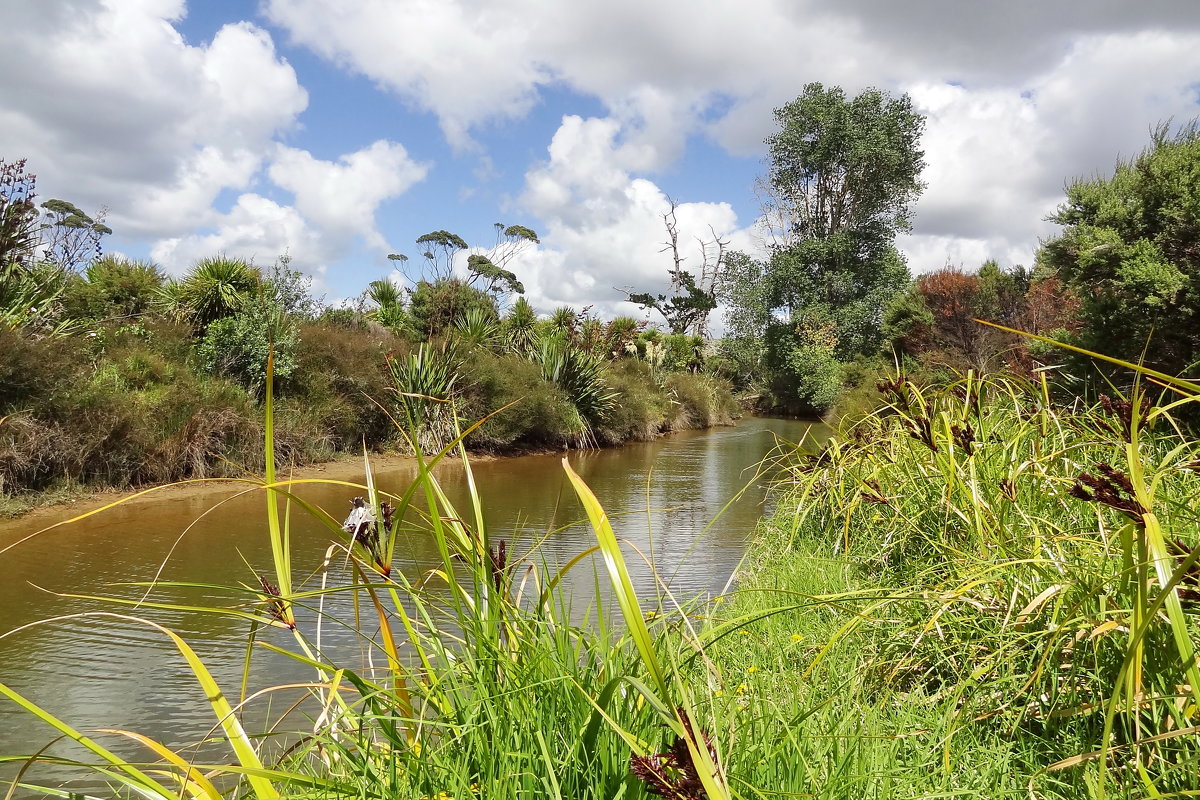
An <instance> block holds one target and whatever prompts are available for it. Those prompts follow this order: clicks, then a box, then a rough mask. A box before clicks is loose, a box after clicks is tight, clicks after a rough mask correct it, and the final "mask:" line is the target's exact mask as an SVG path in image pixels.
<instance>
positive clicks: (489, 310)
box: [409, 278, 498, 341]
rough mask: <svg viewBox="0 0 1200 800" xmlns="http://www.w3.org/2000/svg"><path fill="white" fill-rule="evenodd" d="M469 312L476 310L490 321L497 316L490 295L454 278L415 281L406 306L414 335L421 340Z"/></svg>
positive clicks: (442, 330)
mask: <svg viewBox="0 0 1200 800" xmlns="http://www.w3.org/2000/svg"><path fill="white" fill-rule="evenodd" d="M471 309H479V310H481V311H482V312H483V313H485V314H488V315H490V316H491V317H492V318H493V319H495V318H497V317H498V314H497V312H496V300H495V298H494V297H492V295H490V294H488V293H487V292H484V291H481V290H479V289H476V288H475V287H473V286H468V285H467V284H466V283H464V282H462V281H460V280H458V279H457V278H445V279H441V280H437V281H435V282H433V283H430V282H429V281H421V282H419V283H418V284H417V286H416V288H415V289H414V290H413V293H412V298H411V301H410V304H409V314H410V315H411V317H412V324H413V328H414V332H415V333H416V335H417V337H418V338H419V340H424V341H428V340H429V339H432V338H434V337H437V336H441V335H443V334H444V333H446V332H447V331H448V330H450V329H451V328H452V327H453V326H454V323H455V322H456V321H457V320H458V319H459V318H460V317H462V316H463V315H465V314H467V313H468V312H469V311H470V310H471Z"/></svg>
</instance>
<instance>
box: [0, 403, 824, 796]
mask: <svg viewBox="0 0 1200 800" xmlns="http://www.w3.org/2000/svg"><path fill="white" fill-rule="evenodd" d="M810 427H811V423H807V422H802V421H793V420H779V419H765V418H750V419H746V420H743V421H741V422H740V423H739V424H738V425H737V426H736V427H732V428H718V429H714V430H709V431H691V432H684V433H680V434H675V435H672V436H669V437H666V438H663V439H660V440H658V441H655V442H647V443H635V444H629V445H626V446H624V447H620V448H613V449H608V450H598V451H576V452H572V453H570V454H569V455H568V458H569V460H570V462H571V464H572V466H573V468H574V469H575V470H576V471H577V472H579V474H580V475H582V476H583V478H584V479H585V480H586V481H587V482H588V484H589V485H590V486H591V488H592V490H593V491H594V492H595V493H596V495H597V497H598V498H599V499H600V501H601V503H603V504H604V506H605V509H606V510H607V511H608V513H609V515H610V517H612V518H613V527H614V529H615V530H616V533H617V535H618V536H619V537H622V538H624V539H626V540H627V541H628V542H629V543H630V544H631V545H633V546H635V547H636V548H637V550H638V551H640V552H641V553H644V554H646V555H647V556H650V557H652V559H653V562H654V567H655V571H656V572H657V574H658V575H659V577H660V579H661V580H663V581H666V582H667V583H668V585H669V586H670V589H671V591H672V592H673V593H675V594H676V595H677V596H682V597H695V596H697V595H703V594H716V593H719V592H720V591H722V589H723V588H724V587H725V585H726V584H727V582H728V581H729V579H730V576H731V574H732V573H733V571H734V569H735V568H736V566H737V564H738V562H739V560H740V559H741V558H742V555H743V553H744V548H745V542H746V539H747V537H748V536H749V535H750V533H751V532H752V531H753V529H754V526H755V524H756V522H757V521H758V519H759V518H760V517H761V516H762V514H763V511H764V499H765V496H766V489H765V487H766V483H767V482H768V480H767V478H766V477H762V478H759V479H757V480H756V479H755V469H754V467H755V465H756V464H757V463H758V462H759V461H760V460H761V459H762V458H763V457H764V456H765V455H767V454H768V453H769V452H770V451H772V450H773V449H774V448H775V447H776V444H777V441H779V440H783V441H787V442H801V441H803V440H806V439H808V445H809V446H811V444H812V442H811V438H810V437H818V438H823V436H824V433H823V429H821V428H820V427H819V426H817V427H811V430H810ZM473 469H474V472H475V478H476V483H477V485H478V487H479V492H480V494H481V496H482V498H483V502H484V506H485V508H486V522H487V524H488V526H489V530H490V532H491V536H492V538H493V540H495V539H499V538H506V539H508V540H509V541H510V542H511V543H512V544H510V552H518V553H520V552H522V551H523V549H524V548H526V547H527V546H528V543H530V542H532V541H535V540H537V539H543V538H544V542H543V543H542V544H541V546H540V548H539V556H538V557H540V558H541V559H543V560H544V561H545V562H546V563H548V564H549V565H554V564H563V563H565V562H567V561H568V560H570V559H571V558H572V557H573V556H575V555H577V554H578V553H580V552H582V551H583V550H585V549H587V548H588V547H590V546H592V545H593V544H595V538H594V536H593V534H592V531H591V529H590V528H589V527H588V526H587V525H586V523H584V524H574V525H572V524H571V523H573V522H576V521H578V520H580V519H582V517H583V511H582V507H581V506H580V505H579V503H578V501H577V500H576V499H575V496H574V494H573V493H572V491H571V489H570V486H569V485H568V484H567V482H566V480H565V477H564V473H563V470H562V464H561V455H533V456H522V457H517V458H505V459H497V460H494V461H486V462H481V463H476V464H474V465H473ZM438 477H439V480H440V481H441V482H442V484H443V486H444V487H445V488H446V491H447V494H449V496H450V497H451V498H452V499H453V500H454V501H455V502H456V503H462V504H463V505H464V506H465V497H466V487H465V478H464V472H463V468H462V466H461V464H458V463H448V464H445V465H444V466H442V467H439V472H438ZM412 478H413V470H412V467H411V466H408V465H402V466H400V467H397V468H393V469H390V470H388V471H383V472H379V473H377V475H376V483H377V485H378V486H379V488H380V489H382V490H385V491H390V492H397V493H398V492H401V491H403V490H404V488H405V487H407V486H408V484H409V483H410V482H411V480H412ZM348 480H351V481H355V482H361V480H362V478H361V476H359V477H357V478H348ZM748 484H749V489H748V490H747V491H746V492H745V494H744V495H743V496H742V497H741V498H740V499H739V500H737V501H736V502H735V503H733V504H732V505H731V506H730V507H729V508H728V509H727V510H726V511H725V512H724V514H723V515H722V516H721V517H720V519H718V520H717V522H716V524H714V525H712V526H711V527H710V526H709V523H710V522H711V521H712V520H713V518H714V517H716V516H717V514H718V512H720V511H721V509H722V508H723V507H724V506H725V505H726V503H728V502H729V501H730V500H731V498H733V497H734V496H735V495H737V494H738V492H739V490H741V489H742V488H743V487H745V486H747V485H748ZM297 493H298V494H300V495H301V496H302V497H304V498H305V499H307V500H309V501H311V502H313V503H315V504H317V505H319V506H321V507H322V508H324V509H326V510H327V511H328V512H329V513H330V514H331V515H332V516H334V517H335V518H337V519H339V520H340V519H342V518H343V517H345V515H346V513H347V512H348V511H349V508H350V506H349V500H350V498H351V497H353V496H354V494H357V493H360V492H355V491H354V490H353V489H350V488H347V487H341V486H321V485H308V486H304V487H303V488H302V489H300V490H298V492H297ZM76 513H78V512H75V511H71V510H69V509H68V510H63V511H62V512H59V517H58V518H57V519H56V518H55V516H54V515H53V514H51V515H47V514H39V515H38V516H37V517H36V518H34V521H32V522H31V521H30V520H15V521H6V522H0V550H3V549H4V548H5V547H7V546H8V545H10V544H12V543H14V542H17V541H18V540H20V539H22V538H23V537H26V536H27V535H28V534H30V533H33V532H34V531H35V530H37V529H39V528H43V527H45V526H47V525H50V524H53V523H54V522H56V521H59V520H60V519H67V518H69V517H71V516H73V515H74V514H76ZM265 520H266V515H265V500H264V497H263V495H262V493H261V492H258V491H248V492H247V491H245V490H244V489H243V490H239V489H236V488H231V489H229V490H227V491H226V490H213V489H212V488H206V489H205V490H204V491H200V492H194V493H189V492H186V491H180V490H172V491H171V492H169V493H167V494H165V495H163V499H161V500H158V501H155V502H146V501H139V502H136V503H130V504H127V505H122V506H118V507H116V508H113V509H109V510H107V511H104V512H102V513H100V514H98V515H96V516H93V517H89V518H88V519H86V520H83V521H81V522H77V523H73V524H71V525H67V526H62V527H58V528H54V529H53V530H50V531H47V532H45V533H42V534H39V535H37V536H35V537H33V538H31V539H28V540H27V541H24V542H22V543H20V544H18V545H16V546H15V547H12V548H11V549H8V550H7V551H5V552H2V553H0V682H3V683H5V684H7V685H8V686H9V687H10V688H12V689H14V690H16V691H17V692H20V693H21V694H23V695H25V696H26V697H28V698H29V699H30V700H32V701H34V702H36V703H38V704H39V705H42V706H43V707H44V708H46V709H47V710H48V711H50V712H51V713H53V714H55V715H57V716H59V717H60V718H62V719H64V720H66V721H67V722H69V723H70V724H72V725H74V726H75V727H76V728H80V729H86V730H94V729H98V728H117V729H127V730H134V731H138V732H140V733H144V734H146V735H149V736H151V737H153V738H156V739H158V740H159V741H161V742H163V743H164V744H166V745H167V746H169V747H172V748H183V747H187V746H188V745H190V744H192V743H195V742H198V741H199V740H201V739H203V738H205V737H206V736H207V735H209V733H210V729H211V728H212V725H213V721H214V718H213V716H212V712H211V710H210V709H209V707H208V705H207V703H206V702H205V700H204V697H203V694H202V692H201V690H200V689H199V687H198V686H197V684H196V682H195V679H194V677H193V676H192V674H191V672H190V671H189V669H188V668H187V665H186V664H185V663H184V661H183V659H182V658H181V657H180V656H179V654H178V651H176V650H175V649H174V648H173V646H172V645H171V643H170V641H169V640H168V639H167V638H166V637H165V636H164V635H163V634H161V633H160V632H158V631H155V630H154V629H152V628H149V627H147V626H145V625H141V624H139V623H137V622H133V621H129V620H123V619H116V618H113V617H109V616H78V615H79V614H81V613H83V612H90V611H112V612H118V613H122V614H129V615H135V616H140V617H144V618H146V619H152V620H154V621H155V622H158V623H160V624H162V625H165V626H166V627H168V628H170V629H171V630H173V631H175V632H176V633H178V634H179V635H180V636H182V637H183V638H184V639H185V640H186V641H187V642H188V643H189V644H190V645H191V646H192V647H193V648H195V650H196V651H197V652H198V653H199V654H200V655H201V656H202V657H203V658H204V660H205V662H206V663H207V665H208V667H209V668H210V669H211V670H212V672H213V674H214V675H215V677H216V679H217V681H218V682H219V683H220V684H221V685H222V687H223V689H224V690H225V693H226V694H227V695H228V696H231V697H236V696H237V693H238V686H239V684H240V681H241V674H242V665H243V658H244V655H245V647H246V633H247V623H246V622H244V621H241V620H237V619H234V618H231V617H227V616H217V615H212V614H202V613H195V612H182V611H167V610H155V609H147V608H140V609H131V608H129V607H128V606H115V605H112V604H110V603H104V602H101V601H96V600H83V599H75V598H69V597H63V596H61V595H62V594H66V593H69V594H82V595H103V596H107V597H121V598H137V597H140V596H141V595H142V593H143V592H144V590H143V589H140V588H136V587H131V586H128V585H121V584H123V583H125V584H127V583H130V582H138V581H150V580H152V579H154V578H155V577H156V576H157V577H158V578H159V579H160V580H162V581H178V582H187V583H194V584H208V585H211V586H213V587H222V586H238V585H241V584H247V585H249V584H252V583H255V582H256V579H255V571H258V572H262V573H263V574H268V575H270V574H271V573H272V570H271V566H270V565H271V554H270V545H269V542H268V539H267V533H266V521H265ZM291 528H292V547H293V574H294V577H295V581H296V583H297V584H300V583H301V582H303V581H305V580H306V578H307V576H309V575H311V574H313V573H315V572H316V571H317V570H318V568H319V567H320V566H321V563H322V561H323V558H324V555H325V551H326V549H327V548H328V547H329V545H330V542H331V534H330V532H329V531H328V529H326V528H324V527H321V526H320V525H319V524H317V523H315V522H314V521H312V520H310V519H308V518H306V517H305V516H304V515H300V514H293V516H292V519H291ZM626 558H627V559H628V560H629V562H630V565H631V569H632V572H633V577H634V582H635V586H636V588H637V589H638V593H639V596H641V597H643V598H647V600H646V601H645V602H644V605H646V606H647V607H650V606H653V604H654V597H655V593H656V592H657V591H660V587H658V586H657V585H656V583H657V582H656V580H655V578H654V575H653V574H652V573H651V570H650V567H649V566H648V565H646V564H645V563H644V562H642V563H639V562H638V558H639V557H638V556H637V554H636V553H635V552H634V551H633V550H632V549H630V550H628V551H627V553H626ZM396 560H397V565H398V566H399V567H400V568H402V569H403V570H404V571H405V573H406V574H407V575H409V576H410V577H411V578H412V579H414V580H416V579H418V578H419V576H420V575H422V574H423V573H424V572H425V571H426V570H428V569H430V568H433V567H435V566H438V565H440V558H439V557H438V554H437V551H436V550H435V548H434V547H433V544H432V542H431V541H429V540H428V539H427V538H424V537H410V538H408V539H406V540H405V541H404V542H403V545H402V546H398V552H397V559H396ZM597 569H598V567H597ZM597 574H598V573H597V571H596V569H593V568H592V567H591V566H590V565H587V564H586V563H585V564H584V565H581V567H578V568H576V569H574V570H573V571H572V572H571V573H570V574H569V576H568V579H567V580H566V581H565V582H564V583H565V584H566V591H567V593H568V596H569V597H570V598H571V603H572V613H573V614H574V615H575V616H576V617H577V618H583V617H584V616H586V614H587V610H588V609H589V608H592V607H594V606H595V604H596V603H597V602H601V603H603V602H604V600H603V599H600V600H599V601H598V599H597V597H596V587H597V585H598V581H597ZM318 580H319V578H316V577H314V578H312V579H310V580H309V581H308V584H307V586H308V587H310V588H315V586H316V585H317V582H318ZM601 595H603V591H602V592H601ZM153 597H154V599H158V600H161V601H163V602H171V603H178V604H185V605H191V606H211V605H222V606H229V605H232V604H234V603H237V602H242V601H244V599H245V598H244V595H238V594H235V593H232V592H229V591H225V590H222V589H220V588H207V587H186V588H183V587H166V588H163V589H158V590H156V591H155V594H154V595H153ZM326 610H327V611H328V610H329V609H328V608H327V609H326ZM39 620H50V621H48V622H46V623H44V624H38V625H33V626H32V627H24V626H30V625H31V624H32V623H36V622H38V621H39ZM18 629H21V630H18ZM323 635H324V636H325V639H326V641H325V645H326V647H327V652H329V651H330V649H332V650H336V648H337V646H338V644H339V642H338V631H337V630H336V629H333V628H331V629H328V630H327V631H326V632H325V633H324V634H323ZM345 637H346V638H347V640H349V639H350V638H351V637H350V635H349V634H345ZM287 643H288V640H287V639H286V638H285V639H281V641H280V644H284V645H286V644H287ZM343 644H346V643H343ZM347 656H348V657H349V654H347ZM311 677H312V676H311V670H308V669H307V668H305V667H302V666H300V665H297V664H295V663H294V662H291V661H288V660H286V659H284V658H283V657H277V656H272V655H271V654H269V653H268V654H265V655H256V656H255V661H254V670H253V673H252V675H251V686H252V688H253V687H255V686H267V685H274V684H278V683H283V682H287V681H293V680H306V679H310V678H311ZM275 711H276V712H278V711H279V709H278V708H276V709H275ZM253 713H254V714H261V715H262V717H261V719H266V718H267V717H268V716H271V709H270V707H269V705H267V704H266V703H264V704H262V705H261V706H259V707H257V709H256V710H255V711H254V712H253ZM247 728H248V729H252V728H253V719H251V720H248V724H247ZM260 729H261V726H260ZM55 736H56V732H55V731H54V730H53V729H52V728H50V726H49V725H47V724H46V723H44V722H42V721H40V720H38V719H36V718H34V717H33V716H32V715H30V714H29V713H27V712H25V711H23V710H21V709H20V708H18V707H17V706H16V705H15V704H13V703H12V702H11V701H9V700H8V699H6V698H3V697H0V755H6V754H17V753H25V754H27V753H32V752H35V751H37V750H38V749H40V748H41V747H43V746H44V745H46V744H48V743H49V742H51V740H53V739H54V738H55ZM103 742H104V743H105V744H106V745H107V746H110V747H111V749H113V750H115V751H117V752H119V753H121V754H122V755H123V756H127V757H130V758H134V759H137V760H144V759H145V758H146V755H145V751H139V749H138V748H137V746H135V745H133V744H132V743H126V742H123V741H121V740H116V739H114V738H113V737H106V738H103ZM51 752H55V753H60V754H62V755H64V756H67V757H70V756H78V755H79V751H77V750H72V749H71V748H69V747H66V746H65V745H63V744H61V743H59V744H56V745H55V746H54V748H53V749H52V750H51ZM47 769H49V768H43V767H35V768H34V769H33V770H31V772H30V773H28V774H27V776H26V779H28V778H29V777H30V776H32V777H34V778H38V777H40V778H41V779H42V780H51V778H50V776H51V775H54V776H63V777H69V776H71V775H74V774H78V773H77V772H74V773H72V772H70V771H69V770H68V771H66V772H63V771H56V772H53V773H48V772H47V771H46V770H47ZM15 770H16V767H15V766H14V765H7V766H6V765H4V764H0V778H3V777H7V776H11V775H13V774H15ZM54 780H57V779H54ZM95 787H96V784H95V782H94V780H84V781H79V782H73V783H72V784H70V788H73V789H74V790H76V791H84V790H86V789H93V788H95ZM6 789H7V786H6V785H4V784H0V796H2V795H3V791H4V790H6ZM101 793H104V792H103V791H101ZM16 796H18V797H20V796H24V795H23V793H22V792H21V791H18V792H17V795H16Z"/></svg>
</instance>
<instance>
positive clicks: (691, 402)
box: [665, 372, 739, 430]
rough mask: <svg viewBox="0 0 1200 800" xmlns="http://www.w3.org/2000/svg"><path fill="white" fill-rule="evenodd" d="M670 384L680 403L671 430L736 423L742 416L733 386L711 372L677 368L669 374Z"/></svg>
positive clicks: (671, 420) (667, 380) (668, 383)
mask: <svg viewBox="0 0 1200 800" xmlns="http://www.w3.org/2000/svg"><path fill="white" fill-rule="evenodd" d="M665 383H666V388H667V390H668V391H670V393H671V395H672V396H673V397H674V398H675V402H676V403H678V405H677V406H676V408H675V413H674V415H673V416H672V417H671V419H670V420H669V426H670V429H671V430H684V429H687V428H710V427H712V426H714V425H732V424H733V421H734V420H735V419H737V418H738V416H739V409H738V404H737V400H735V399H734V397H733V387H732V386H731V385H730V384H729V382H728V381H725V380H722V379H720V378H715V377H713V376H711V375H703V374H693V373H689V372H677V373H674V374H672V375H668V376H667V379H666V381H665Z"/></svg>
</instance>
